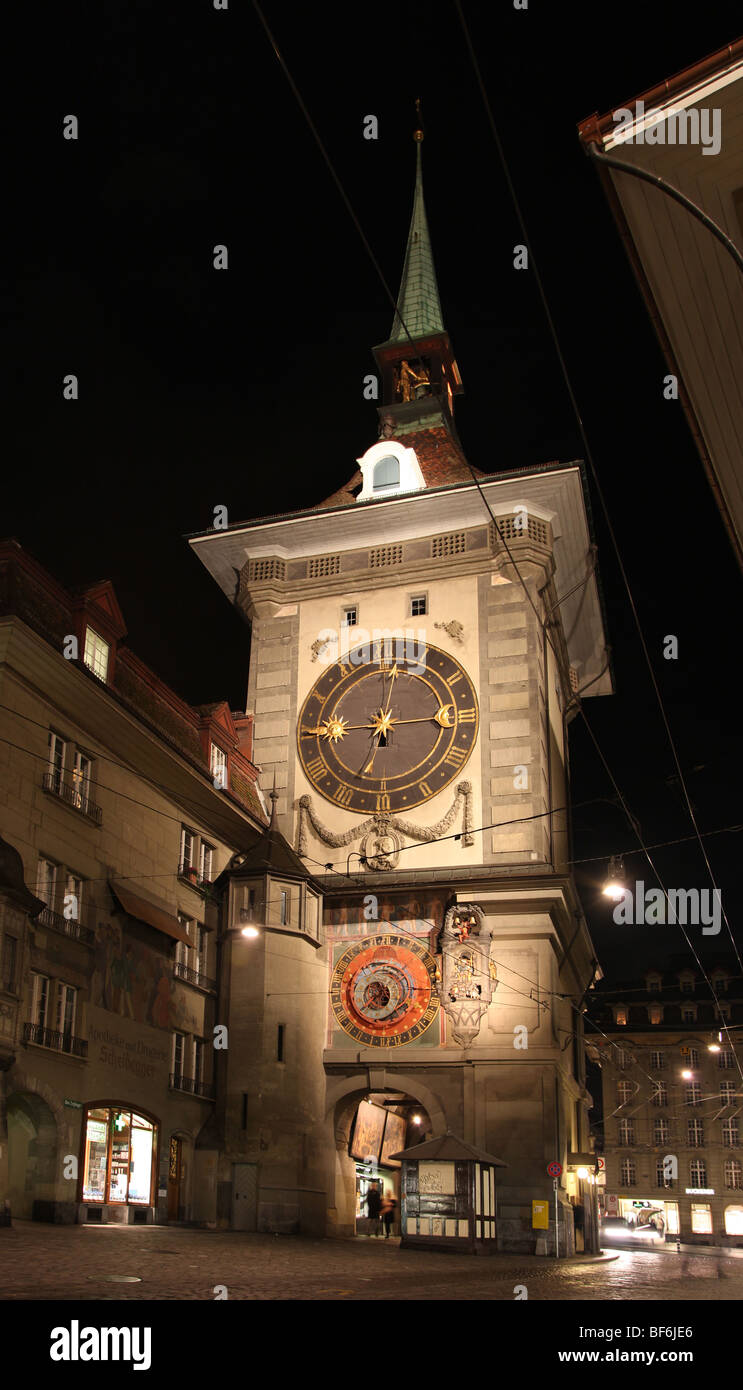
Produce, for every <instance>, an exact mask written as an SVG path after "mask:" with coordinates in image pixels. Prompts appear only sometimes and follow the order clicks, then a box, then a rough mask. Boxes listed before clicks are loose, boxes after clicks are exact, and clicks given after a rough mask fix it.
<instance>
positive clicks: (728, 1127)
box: [722, 1119, 740, 1149]
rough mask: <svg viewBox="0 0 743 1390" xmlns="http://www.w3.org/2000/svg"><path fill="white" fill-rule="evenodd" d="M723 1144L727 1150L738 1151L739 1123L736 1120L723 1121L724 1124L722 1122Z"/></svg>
mask: <svg viewBox="0 0 743 1390" xmlns="http://www.w3.org/2000/svg"><path fill="white" fill-rule="evenodd" d="M722 1142H723V1144H724V1145H725V1147H726V1148H729V1149H737V1147H738V1144H739V1142H740V1141H739V1139H738V1121H737V1120H735V1119H732V1120H723V1122H722Z"/></svg>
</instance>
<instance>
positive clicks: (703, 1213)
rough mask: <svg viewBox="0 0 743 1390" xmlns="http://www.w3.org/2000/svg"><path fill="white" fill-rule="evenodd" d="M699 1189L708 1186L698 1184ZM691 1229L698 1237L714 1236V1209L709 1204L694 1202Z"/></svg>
mask: <svg viewBox="0 0 743 1390" xmlns="http://www.w3.org/2000/svg"><path fill="white" fill-rule="evenodd" d="M696 1185H697V1186H699V1187H704V1186H706V1184H705V1183H698V1184H696ZM691 1229H692V1231H695V1232H696V1233H697V1235H708V1236H709V1235H711V1234H712V1208H711V1206H710V1205H709V1203H708V1202H692V1204H691Z"/></svg>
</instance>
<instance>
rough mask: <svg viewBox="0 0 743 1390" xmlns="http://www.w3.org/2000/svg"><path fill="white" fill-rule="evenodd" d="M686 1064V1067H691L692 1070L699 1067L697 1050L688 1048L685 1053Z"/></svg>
mask: <svg viewBox="0 0 743 1390" xmlns="http://www.w3.org/2000/svg"><path fill="white" fill-rule="evenodd" d="M686 1064H687V1066H689V1067H692V1068H696V1067H698V1066H699V1048H697V1047H689V1048H687V1051H686Z"/></svg>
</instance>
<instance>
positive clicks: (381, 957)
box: [330, 935, 439, 1047]
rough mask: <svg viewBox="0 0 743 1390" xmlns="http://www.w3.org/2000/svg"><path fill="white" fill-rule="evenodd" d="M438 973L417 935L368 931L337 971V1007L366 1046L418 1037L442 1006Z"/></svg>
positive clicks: (346, 1025)
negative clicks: (370, 933)
mask: <svg viewBox="0 0 743 1390" xmlns="http://www.w3.org/2000/svg"><path fill="white" fill-rule="evenodd" d="M435 974H436V962H435V960H434V958H433V956H431V955H430V954H429V952H428V951H427V950H426V948H425V946H423V945H422V944H421V942H420V941H416V940H415V939H414V938H413V937H409V936H392V935H390V936H372V937H369V936H365V937H364V938H363V939H362V940H361V941H356V942H355V943H354V945H353V946H350V947H349V948H348V950H347V951H345V952H344V954H343V955H342V956H341V958H340V960H339V961H338V963H337V965H336V967H335V970H334V971H333V981H332V985H331V991H330V1001H331V1006H332V1009H333V1013H334V1014H335V1017H336V1019H337V1021H338V1023H339V1024H340V1026H341V1028H342V1029H343V1030H344V1032H346V1033H348V1034H350V1036H351V1037H352V1038H354V1039H355V1040H356V1042H360V1043H363V1044H364V1046H366V1047H399V1046H400V1045H401V1044H402V1043H408V1042H414V1041H415V1039H416V1038H419V1037H420V1035H421V1033H425V1031H426V1029H427V1028H428V1027H429V1025H430V1024H431V1023H432V1022H433V1020H434V1018H435V1017H436V1014H437V1012H438V1007H439V1000H438V995H437V994H436V987H435Z"/></svg>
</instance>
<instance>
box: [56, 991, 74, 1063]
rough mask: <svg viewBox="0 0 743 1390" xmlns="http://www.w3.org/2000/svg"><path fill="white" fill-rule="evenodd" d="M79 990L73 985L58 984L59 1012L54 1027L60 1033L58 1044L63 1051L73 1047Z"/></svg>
mask: <svg viewBox="0 0 743 1390" xmlns="http://www.w3.org/2000/svg"><path fill="white" fill-rule="evenodd" d="M76 1004H77V990H76V989H73V987H72V985H64V984H61V983H60V984H58V985H57V1014H56V1019H55V1022H54V1027H55V1029H56V1031H57V1033H59V1034H60V1038H59V1040H58V1045H59V1046H60V1047H61V1049H62V1051H63V1052H69V1051H71V1048H72V1034H73V1032H74V1031H75V1009H76Z"/></svg>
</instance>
